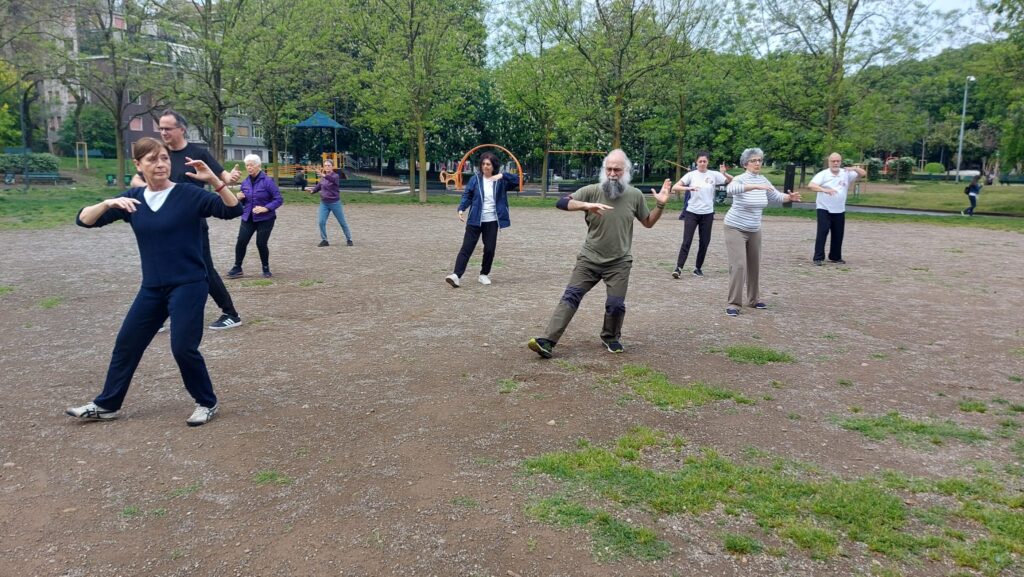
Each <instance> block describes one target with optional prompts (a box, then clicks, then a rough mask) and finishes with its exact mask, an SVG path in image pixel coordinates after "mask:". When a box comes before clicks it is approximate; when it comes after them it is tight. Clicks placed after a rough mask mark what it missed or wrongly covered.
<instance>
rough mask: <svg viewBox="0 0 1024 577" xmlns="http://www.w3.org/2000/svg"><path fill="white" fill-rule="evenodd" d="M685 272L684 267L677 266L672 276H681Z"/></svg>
mask: <svg viewBox="0 0 1024 577" xmlns="http://www.w3.org/2000/svg"><path fill="white" fill-rule="evenodd" d="M682 274H683V269H681V268H679V267H676V270H674V271H672V278H679V277H680V276H682Z"/></svg>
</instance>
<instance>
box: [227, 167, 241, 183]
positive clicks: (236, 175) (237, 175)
mask: <svg viewBox="0 0 1024 577" xmlns="http://www.w3.org/2000/svg"><path fill="white" fill-rule="evenodd" d="M228 176H230V177H231V182H227V183H225V184H235V183H236V182H238V180H239V178H240V177H241V176H242V173H241V172H239V170H238V163H235V167H234V168H232V169H231V172H229V173H228Z"/></svg>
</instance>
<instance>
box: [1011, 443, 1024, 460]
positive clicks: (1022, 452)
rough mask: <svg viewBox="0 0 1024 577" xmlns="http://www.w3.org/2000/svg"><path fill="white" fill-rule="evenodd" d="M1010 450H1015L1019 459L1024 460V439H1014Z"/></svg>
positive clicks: (1014, 452)
mask: <svg viewBox="0 0 1024 577" xmlns="http://www.w3.org/2000/svg"><path fill="white" fill-rule="evenodd" d="M1010 450H1011V451H1013V454H1014V455H1017V458H1018V459H1020V460H1022V461H1024V439H1017V440H1016V441H1014V442H1013V445H1012V446H1011V447H1010Z"/></svg>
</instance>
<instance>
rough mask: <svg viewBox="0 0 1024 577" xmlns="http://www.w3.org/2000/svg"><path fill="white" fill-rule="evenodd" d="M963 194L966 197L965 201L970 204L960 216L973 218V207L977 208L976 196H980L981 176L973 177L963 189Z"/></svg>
mask: <svg viewBox="0 0 1024 577" xmlns="http://www.w3.org/2000/svg"><path fill="white" fill-rule="evenodd" d="M964 194H966V195H967V200H969V201H970V202H971V206H968V207H967V208H965V209H963V210H961V211H960V214H961V215H963V216H974V207H976V206H978V195H979V194H981V175H978V174H975V175H974V178H972V179H971V183H970V184H968V185H967V186H966V187H965V188H964Z"/></svg>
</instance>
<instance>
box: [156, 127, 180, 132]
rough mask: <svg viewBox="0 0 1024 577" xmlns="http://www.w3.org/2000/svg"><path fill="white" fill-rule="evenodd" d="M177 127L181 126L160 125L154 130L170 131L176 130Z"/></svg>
mask: <svg viewBox="0 0 1024 577" xmlns="http://www.w3.org/2000/svg"><path fill="white" fill-rule="evenodd" d="M179 128H181V127H180V126H170V127H168V126H161V127H160V128H157V129H156V130H157V132H170V131H172V130H177V129H179Z"/></svg>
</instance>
